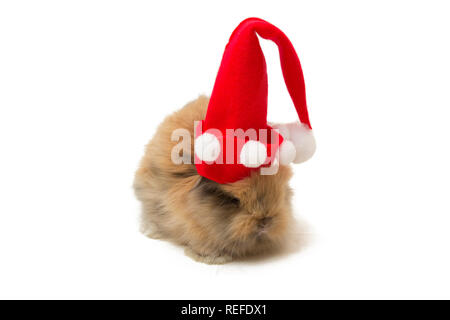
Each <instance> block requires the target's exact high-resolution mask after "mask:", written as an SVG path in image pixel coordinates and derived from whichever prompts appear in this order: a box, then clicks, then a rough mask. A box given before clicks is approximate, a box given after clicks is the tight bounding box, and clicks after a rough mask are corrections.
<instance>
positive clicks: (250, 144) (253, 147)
mask: <svg viewBox="0 0 450 320" xmlns="http://www.w3.org/2000/svg"><path fill="white" fill-rule="evenodd" d="M266 158H267V148H266V146H265V145H264V144H263V143H261V142H259V141H255V140H250V141H247V142H246V143H245V144H244V146H243V147H242V150H241V154H240V157H239V160H240V162H241V163H242V164H243V165H244V166H246V167H247V168H257V167H259V166H260V165H262V164H264V162H266Z"/></svg>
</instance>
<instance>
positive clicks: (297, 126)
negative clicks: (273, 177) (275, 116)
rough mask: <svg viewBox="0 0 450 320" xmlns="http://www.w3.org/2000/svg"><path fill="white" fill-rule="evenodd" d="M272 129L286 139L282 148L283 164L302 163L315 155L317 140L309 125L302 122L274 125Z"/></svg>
mask: <svg viewBox="0 0 450 320" xmlns="http://www.w3.org/2000/svg"><path fill="white" fill-rule="evenodd" d="M272 127H273V128H274V129H276V130H277V131H278V132H279V133H280V134H281V135H282V136H283V139H284V141H283V143H282V144H281V146H280V162H281V163H283V164H287V163H286V162H294V163H302V162H305V161H306V160H308V159H309V158H311V157H312V156H313V155H314V152H315V151H316V140H315V138H314V134H313V131H312V130H311V129H310V128H309V127H308V126H307V125H305V124H303V123H300V122H291V123H279V124H273V125H272ZM294 150H295V152H294ZM294 154H295V155H294Z"/></svg>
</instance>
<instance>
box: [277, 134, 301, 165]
mask: <svg viewBox="0 0 450 320" xmlns="http://www.w3.org/2000/svg"><path fill="white" fill-rule="evenodd" d="M296 153H297V151H296V149H295V146H294V144H293V143H292V142H291V141H289V140H283V143H282V144H281V146H280V149H279V158H280V163H281V164H284V165H288V164H289V163H291V162H293V161H294V159H295V156H296Z"/></svg>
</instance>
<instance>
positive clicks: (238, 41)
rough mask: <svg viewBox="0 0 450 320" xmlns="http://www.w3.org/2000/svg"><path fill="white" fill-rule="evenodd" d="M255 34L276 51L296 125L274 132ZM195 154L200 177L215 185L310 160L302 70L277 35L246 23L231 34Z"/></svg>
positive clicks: (261, 23) (275, 30) (267, 25)
mask: <svg viewBox="0 0 450 320" xmlns="http://www.w3.org/2000/svg"><path fill="white" fill-rule="evenodd" d="M257 34H258V35H259V36H261V37H262V38H264V39H268V40H272V41H273V42H275V43H276V44H277V46H278V49H279V53H280V61H281V68H282V70H283V77H284V81H285V83H286V86H287V89H288V91H289V94H290V96H291V98H292V101H293V103H294V106H295V108H296V110H297V114H298V117H299V119H300V122H296V123H291V124H288V125H285V126H283V125H277V126H275V125H274V126H273V127H272V126H269V125H268V123H267V95H268V93H267V92H268V91H267V70H266V62H265V59H264V55H263V52H262V50H261V47H260V45H259V41H258V37H257ZM243 132H244V133H246V134H244V135H242V133H243ZM194 148H195V163H196V168H197V171H198V173H199V174H200V175H202V176H204V177H206V178H208V179H211V180H214V181H216V182H218V183H230V182H235V181H237V180H240V179H242V178H245V177H247V176H249V175H250V174H251V171H252V170H256V169H259V168H261V167H267V166H271V165H274V164H277V162H278V161H279V162H281V163H282V164H287V163H289V162H295V163H299V162H303V161H306V160H307V159H309V158H310V157H311V156H312V155H313V153H314V151H315V142H314V137H313V135H312V130H311V124H310V122H309V117H308V110H307V107H306V96H305V83H304V79H303V72H302V68H301V65H300V61H299V59H298V56H297V54H296V52H295V49H294V47H293V46H292V44H291V42H290V41H289V39H288V38H287V37H286V35H285V34H284V33H283V32H282V31H281V30H280V29H278V28H277V27H275V26H274V25H272V24H270V23H268V22H266V21H264V20H261V19H258V18H249V19H246V20H244V21H242V22H241V23H240V24H239V26H238V27H237V28H236V29H235V30H234V31H233V33H232V34H231V37H230V40H229V42H228V44H227V46H226V48H225V52H224V54H223V58H222V63H221V65H220V69H219V72H218V74H217V78H216V82H215V85H214V89H213V92H212V95H211V99H210V101H209V105H208V110H207V114H206V117H205V119H204V120H202V121H201V122H200V123H199V125H198V126H197V127H196V139H195V145H194Z"/></svg>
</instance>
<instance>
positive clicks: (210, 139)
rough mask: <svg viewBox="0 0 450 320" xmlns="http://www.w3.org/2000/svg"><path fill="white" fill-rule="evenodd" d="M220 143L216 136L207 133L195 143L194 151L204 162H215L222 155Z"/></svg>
mask: <svg viewBox="0 0 450 320" xmlns="http://www.w3.org/2000/svg"><path fill="white" fill-rule="evenodd" d="M220 149H221V148H220V142H219V139H217V138H216V136H215V135H213V134H211V133H207V132H205V133H204V134H202V135H201V136H198V137H197V138H196V139H195V142H194V150H195V154H196V155H197V157H198V158H199V159H200V160H202V161H208V162H209V161H215V160H216V159H217V158H218V157H219V155H220Z"/></svg>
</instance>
